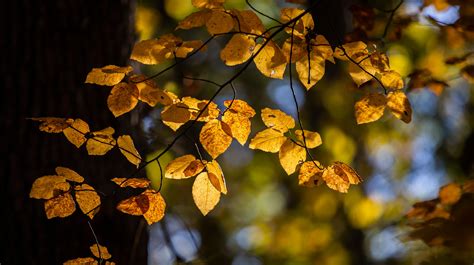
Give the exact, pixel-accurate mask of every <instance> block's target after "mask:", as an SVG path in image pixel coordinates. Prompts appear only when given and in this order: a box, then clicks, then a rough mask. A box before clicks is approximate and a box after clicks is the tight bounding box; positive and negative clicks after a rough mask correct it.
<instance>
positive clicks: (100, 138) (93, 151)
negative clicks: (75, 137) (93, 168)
mask: <svg viewBox="0 0 474 265" xmlns="http://www.w3.org/2000/svg"><path fill="white" fill-rule="evenodd" d="M114 132H115V130H114V129H113V128H112V127H107V128H105V129H102V130H100V131H96V132H93V133H92V137H91V138H89V139H88V140H87V144H86V149H87V153H88V154H89V155H105V154H106V153H107V152H108V151H110V150H111V149H112V148H114V146H115V144H116V141H115V139H114V137H113V136H112V134H114Z"/></svg>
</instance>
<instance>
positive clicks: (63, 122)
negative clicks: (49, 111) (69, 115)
mask: <svg viewBox="0 0 474 265" xmlns="http://www.w3.org/2000/svg"><path fill="white" fill-rule="evenodd" d="M30 119H31V120H34V121H39V122H41V123H40V126H39V130H40V131H43V132H47V133H60V132H62V131H63V130H64V129H66V128H67V127H69V125H70V124H72V122H73V120H72V119H64V118H54V117H40V118H30Z"/></svg>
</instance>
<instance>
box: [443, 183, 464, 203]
mask: <svg viewBox="0 0 474 265" xmlns="http://www.w3.org/2000/svg"><path fill="white" fill-rule="evenodd" d="M461 195H462V190H461V186H460V185H459V184H456V183H450V184H447V185H445V186H443V187H441V188H440V189H439V200H440V201H441V203H442V204H445V205H453V204H455V203H456V202H458V201H459V199H461Z"/></svg>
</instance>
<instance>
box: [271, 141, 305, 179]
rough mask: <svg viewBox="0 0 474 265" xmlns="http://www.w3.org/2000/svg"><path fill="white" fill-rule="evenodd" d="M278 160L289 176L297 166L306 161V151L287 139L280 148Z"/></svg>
mask: <svg viewBox="0 0 474 265" xmlns="http://www.w3.org/2000/svg"><path fill="white" fill-rule="evenodd" d="M278 158H279V159H280V164H281V166H282V167H283V169H284V170H285V172H286V174H288V175H291V174H293V173H294V172H295V171H296V168H297V167H298V165H299V164H300V163H303V162H304V161H305V160H306V150H305V149H304V147H301V146H299V145H297V144H295V143H293V141H291V140H290V139H287V140H286V141H285V142H284V143H283V145H282V146H281V148H280V151H279V153H278Z"/></svg>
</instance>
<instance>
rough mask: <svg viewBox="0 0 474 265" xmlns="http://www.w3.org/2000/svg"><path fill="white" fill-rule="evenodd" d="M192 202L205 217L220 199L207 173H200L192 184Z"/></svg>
mask: <svg viewBox="0 0 474 265" xmlns="http://www.w3.org/2000/svg"><path fill="white" fill-rule="evenodd" d="M192 193H193V200H194V203H195V204H196V206H197V207H198V209H199V210H200V211H201V213H202V214H203V215H207V214H208V213H209V212H210V211H211V210H212V209H214V207H216V205H217V203H219V200H220V198H221V193H220V192H219V191H218V190H216V188H214V186H213V185H212V183H211V181H210V180H209V177H208V174H207V172H202V173H200V174H199V175H198V176H197V177H196V179H195V180H194V183H193V189H192Z"/></svg>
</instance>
